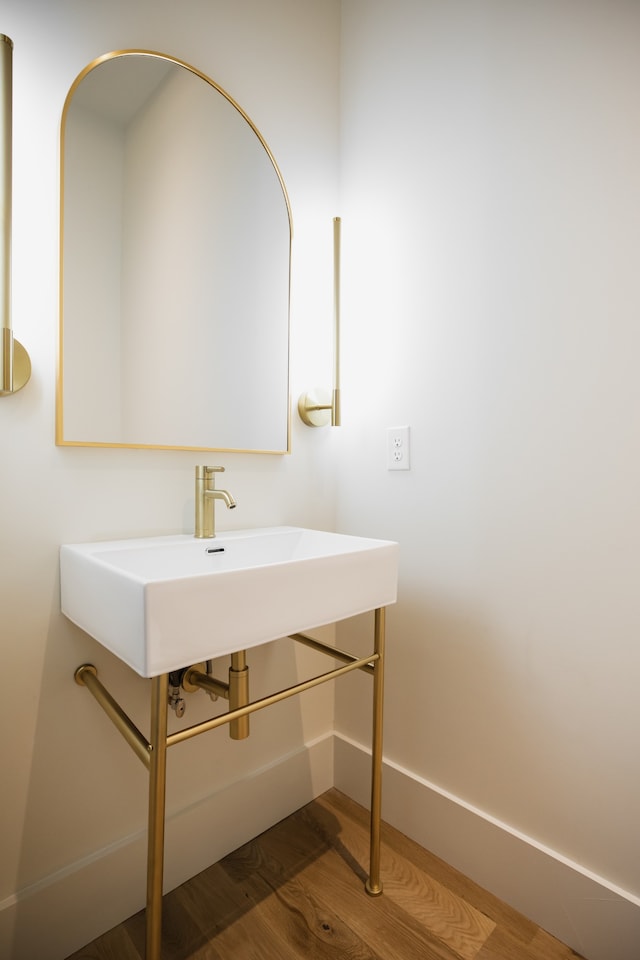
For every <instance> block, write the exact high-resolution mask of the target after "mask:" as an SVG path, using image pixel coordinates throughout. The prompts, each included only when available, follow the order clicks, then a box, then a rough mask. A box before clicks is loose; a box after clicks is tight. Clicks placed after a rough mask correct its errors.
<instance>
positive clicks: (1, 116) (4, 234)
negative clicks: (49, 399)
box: [0, 33, 31, 397]
mask: <svg viewBox="0 0 640 960" xmlns="http://www.w3.org/2000/svg"><path fill="white" fill-rule="evenodd" d="M12 66H13V41H12V40H10V39H9V37H5V35H4V34H3V33H0V85H1V89H0V138H1V139H2V143H1V145H0V180H1V181H2V184H1V186H0V207H1V209H0V215H1V219H2V231H1V237H0V261H1V263H0V333H1V334H2V337H1V338H0V397H6V396H9V395H10V394H12V393H16V391H18V390H20V389H21V388H22V387H24V385H25V383H26V382H27V381H28V379H29V377H30V376H31V361H30V360H29V354H28V353H27V351H26V350H25V349H24V347H23V346H22V344H21V343H18V341H17V340H14V338H13V331H12V329H11V191H12V183H11V179H12V178H11V173H12V170H11V162H12V137H11V134H12V120H13V116H12V100H13V97H12V94H13V83H12Z"/></svg>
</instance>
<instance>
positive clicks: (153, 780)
mask: <svg viewBox="0 0 640 960" xmlns="http://www.w3.org/2000/svg"><path fill="white" fill-rule="evenodd" d="M291 637H292V639H293V640H296V641H297V642H299V643H303V644H305V645H306V646H309V647H312V648H313V649H314V650H318V651H319V652H321V653H325V654H327V655H328V656H330V657H332V659H334V660H338V661H341V662H342V663H343V666H340V667H336V668H335V669H333V670H329V671H328V672H327V673H322V674H320V675H318V676H316V677H313V678H311V679H310V680H305V681H303V682H302V683H297V684H295V685H294V686H292V687H287V688H286V689H284V690H280V691H278V692H277V693H274V694H271V695H270V696H268V697H263V698H261V699H260V700H255V701H253V702H250V703H248V704H246V705H245V706H242V707H238V708H237V709H233V710H230V711H228V712H227V713H225V714H221V715H220V716H217V717H214V718H213V719H211V720H205V721H203V722H201V723H197V724H194V725H193V726H191V727H185V728H184V729H183V730H179V731H177V732H176V733H172V734H169V735H167V713H168V694H169V674H168V673H164V674H161V675H159V676H156V677H152V678H151V722H150V738H149V740H147V739H146V738H145V737H144V735H143V734H142V733H141V732H140V730H138V728H137V727H136V726H135V724H134V723H133V722H132V721H131V719H130V718H129V717H128V716H127V714H126V713H125V712H124V710H122V708H121V707H120V706H119V704H118V703H117V702H116V701H115V700H114V699H113V697H112V696H111V694H110V693H109V692H108V690H107V689H106V688H105V687H104V686H103V685H102V683H101V682H100V680H99V679H98V672H97V670H96V668H95V667H94V666H93V665H92V664H83V665H82V666H80V667H78V669H77V670H76V672H75V679H76V682H77V683H79V684H80V685H81V686H85V687H86V688H87V689H88V690H89V691H90V692H91V693H92V694H93V696H94V697H95V699H96V700H97V701H98V703H99V704H100V706H101V707H102V708H103V710H104V711H105V712H106V713H107V715H108V716H109V718H110V719H111V720H112V721H113V723H114V724H115V726H116V727H117V728H118V730H119V731H120V733H121V734H122V735H123V736H124V738H125V740H126V741H127V743H128V744H129V746H130V747H131V748H132V749H133V750H134V752H135V754H136V755H137V757H138V758H139V759H140V760H142V762H143V763H144V765H145V766H146V767H147V769H148V770H149V820H148V826H147V829H148V842H147V900H146V960H161V944H162V880H163V869H164V823H165V795H166V770H167V748H168V747H172V746H173V745H174V744H176V743H181V742H182V741H183V740H188V739H190V738H191V737H195V736H197V735H198V734H200V733H204V732H205V731H207V730H213V729H214V728H215V727H220V726H223V725H224V724H227V723H230V722H231V721H232V720H238V719H240V718H241V717H246V716H248V715H249V714H251V713H255V712H256V711H257V710H262V709H263V708H264V707H269V706H271V705H272V704H274V703H278V702H279V701H280V700H285V699H287V698H288V697H291V696H294V695H295V694H297V693H303V692H304V691H305V690H310V689H311V688H312V687H316V686H318V685H319V684H322V683H326V682H327V681H328V680H334V679H336V678H337V677H341V676H343V675H344V674H346V673H350V672H351V671H352V670H363V671H364V672H365V673H369V674H371V675H372V677H373V733H372V751H371V753H372V757H371V760H372V762H371V820H370V850H369V879H368V880H367V882H366V884H365V889H366V891H367V893H368V894H370V896H374V897H375V896H378V895H379V894H381V893H382V883H381V881H380V818H381V800H382V712H383V691H384V641H385V608H384V607H379V608H377V609H376V611H375V617H374V649H373V653H372V654H371V655H370V656H368V657H363V658H362V659H358V658H357V657H354V656H352V655H351V654H350V653H346V652H344V651H342V650H338V649H336V648H335V647H332V646H330V645H329V644H325V643H322V642H321V641H319V640H314V639H312V638H311V637H308V636H306V635H305V634H302V633H295V634H292V635H291Z"/></svg>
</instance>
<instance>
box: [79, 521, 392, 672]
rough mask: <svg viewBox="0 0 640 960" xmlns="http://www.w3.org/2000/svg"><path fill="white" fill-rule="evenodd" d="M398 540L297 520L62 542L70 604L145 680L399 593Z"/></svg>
mask: <svg viewBox="0 0 640 960" xmlns="http://www.w3.org/2000/svg"><path fill="white" fill-rule="evenodd" d="M397 567H398V544H397V543H393V542H392V541H388V540H371V539H367V538H364V537H352V536H348V535H344V534H339V533H327V532H324V531H321V530H308V529H304V528H300V527H269V528H264V529H257V530H235V531H232V532H229V533H223V534H219V535H218V536H217V537H215V538H214V539H211V540H197V539H195V538H194V537H192V536H189V535H186V534H184V535H176V536H168V537H146V538H140V539H137V540H111V541H102V542H96V543H79V544H66V545H65V546H63V547H61V548H60V585H61V607H62V612H63V613H64V614H65V615H66V616H67V617H68V618H69V619H70V620H72V621H73V622H74V623H76V624H77V625H78V626H79V627H81V628H82V629H83V630H85V631H86V632H87V633H89V634H91V636H92V637H94V638H95V639H96V640H97V641H98V642H99V643H101V644H102V645H103V646H104V647H106V648H107V649H108V650H110V651H111V652H112V653H114V654H115V655H116V656H118V657H120V659H121V660H123V661H124V662H125V663H127V664H128V665H129V666H130V667H132V668H133V670H135V671H136V672H137V673H139V674H140V675H141V676H143V677H153V676H157V675H158V674H161V673H168V672H170V671H171V670H177V669H179V668H180V667H185V666H189V665H190V664H193V663H198V662H200V661H201V660H207V659H213V658H215V657H218V656H223V655H225V654H228V653H233V652H234V651H236V650H243V649H248V648H250V647H254V646H257V645H258V644H261V643H266V642H268V641H270V640H275V639H277V638H278V637H284V636H288V635H289V634H291V633H297V632H300V631H303V630H310V629H312V628H313V627H318V626H321V625H322V624H326V623H333V622H335V621H337V620H342V619H344V618H345V617H350V616H354V615H355V614H357V613H363V612H364V611H366V610H372V609H374V608H375V607H383V606H386V605H387V604H390V603H394V602H395V600H396V586H397Z"/></svg>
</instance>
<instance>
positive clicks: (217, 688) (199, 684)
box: [182, 663, 229, 700]
mask: <svg viewBox="0 0 640 960" xmlns="http://www.w3.org/2000/svg"><path fill="white" fill-rule="evenodd" d="M203 668H204V664H202V663H199V664H197V665H196V666H195V667H189V669H188V670H187V671H186V673H185V675H184V677H183V679H182V689H183V690H186V691H187V693H194V692H195V691H196V690H206V691H207V693H213V694H215V696H216V697H224V699H225V700H228V699H229V684H228V683H225V682H224V680H216V678H215V677H211V676H210V675H209V674H208V673H204V670H203Z"/></svg>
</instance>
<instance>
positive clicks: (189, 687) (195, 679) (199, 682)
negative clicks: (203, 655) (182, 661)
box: [182, 650, 249, 740]
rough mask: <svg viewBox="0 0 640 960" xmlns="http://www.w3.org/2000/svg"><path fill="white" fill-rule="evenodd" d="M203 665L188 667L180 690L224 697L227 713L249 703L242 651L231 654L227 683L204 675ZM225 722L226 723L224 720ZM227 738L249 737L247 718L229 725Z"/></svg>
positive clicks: (242, 717)
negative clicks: (227, 706)
mask: <svg viewBox="0 0 640 960" xmlns="http://www.w3.org/2000/svg"><path fill="white" fill-rule="evenodd" d="M204 670H205V666H204V664H203V663H198V664H196V665H195V666H194V667H189V669H188V670H186V671H185V674H184V677H183V679H182V689H183V690H186V691H187V693H193V692H194V691H195V690H198V689H202V690H206V691H207V693H213V694H215V695H216V696H217V697H224V698H225V700H228V701H229V711H230V712H231V711H233V710H237V709H238V708H240V707H244V706H246V705H247V704H248V703H249V667H248V666H247V655H246V652H245V651H244V650H238V651H237V652H236V653H232V654H231V666H230V667H229V683H224V681H222V680H216V678H215V677H212V676H210V674H208V673H205V672H204ZM225 722H228V721H227V719H226V718H225ZM229 736H230V737H231V739H232V740H245V739H246V738H247V737H248V736H249V717H248V716H240V717H238V718H237V719H235V720H231V722H230V723H229Z"/></svg>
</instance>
